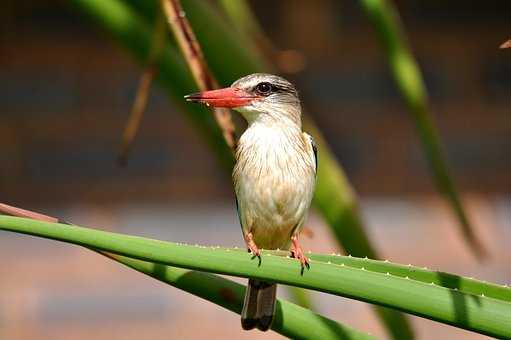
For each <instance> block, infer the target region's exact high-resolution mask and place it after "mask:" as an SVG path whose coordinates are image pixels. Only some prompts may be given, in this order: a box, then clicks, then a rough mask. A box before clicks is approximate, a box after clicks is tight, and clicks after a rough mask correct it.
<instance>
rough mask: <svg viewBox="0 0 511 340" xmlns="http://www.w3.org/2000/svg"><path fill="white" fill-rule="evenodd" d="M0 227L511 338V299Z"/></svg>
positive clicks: (21, 221)
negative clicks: (319, 293) (317, 293)
mask: <svg viewBox="0 0 511 340" xmlns="http://www.w3.org/2000/svg"><path fill="white" fill-rule="evenodd" d="M0 229H3V230H9V231H14V232H18V233H24V234H28V235H34V236H40V237H44V238H49V239H54V240H58V241H65V242H68V243H73V244H77V245H81V246H85V247H89V248H94V249H97V250H101V251H106V252H110V253H114V254H118V255H123V256H127V257H131V258H135V259H139V260H143V261H150V262H154V263H161V264H165V265H170V266H175V267H181V268H187V269H192V270H200V271H208V272H213V273H219V274H226V275H233V276H239V277H253V278H257V279H262V280H268V281H273V282H277V283H283V284H287V285H292V286H297V287H302V288H307V289H313V290H317V291H322V292H325V293H330V294H334V295H339V296H344V297H348V298H353V299H357V300H360V301H365V302H369V303H373V304H378V305H382V306H386V307H391V308H395V309H398V310H402V311H405V312H408V313H412V314H415V315H418V316H422V317H425V318H428V319H432V320H437V321H440V322H443V323H446V324H451V325H455V326H456V327H459V328H464V329H468V330H472V331H475V332H478V333H481V334H486V335H489V336H494V337H499V338H510V337H511V303H509V302H508V301H504V300H501V299H495V298H490V297H487V296H486V294H483V295H473V294H467V293H465V292H463V291H459V290H455V289H450V288H446V287H443V286H438V285H436V284H426V283H424V282H420V281H416V280H413V279H411V278H410V277H408V278H406V277H405V278H403V277H399V276H394V275H390V274H383V273H381V272H376V271H371V270H368V269H365V268H364V269H359V268H354V267H350V266H346V265H345V266H342V265H337V264H333V263H324V262H318V261H313V260H312V261H311V265H312V269H311V270H310V271H306V272H305V273H304V274H303V275H301V274H300V269H299V265H298V263H297V262H296V260H294V259H290V258H284V257H281V256H275V255H272V254H271V253H263V256H262V257H263V258H262V263H263V264H262V265H259V264H258V263H259V262H258V261H253V260H251V259H250V256H249V255H248V254H246V253H241V252H238V251H232V250H230V249H221V248H216V247H199V246H188V245H182V244H175V243H170V242H164V241H158V240H151V239H146V238H142V237H136V236H128V235H122V234H116V233H111V232H105V231H99V230H95V229H88V228H83V227H78V226H67V225H61V224H57V223H48V222H40V221H34V220H29V219H25V218H19V217H7V216H0Z"/></svg>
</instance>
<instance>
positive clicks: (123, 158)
mask: <svg viewBox="0 0 511 340" xmlns="http://www.w3.org/2000/svg"><path fill="white" fill-rule="evenodd" d="M155 73H156V70H155V68H154V67H153V65H151V66H148V67H146V69H145V70H144V72H143V73H142V76H141V78H140V82H139V83H138V89H137V95H136V97H135V101H134V102H133V107H132V108H131V112H130V116H129V117H128V121H127V123H126V126H125V128H124V132H123V134H122V141H121V148H120V151H119V157H118V159H117V161H118V163H119V165H122V166H124V165H126V163H127V161H128V157H129V154H130V152H131V149H132V147H133V141H134V139H135V136H136V135H137V132H138V128H139V126H140V122H141V121H142V117H143V116H144V112H145V108H146V106H147V98H148V97H149V91H150V89H151V83H152V81H153V79H154V76H155Z"/></svg>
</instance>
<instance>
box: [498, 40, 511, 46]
mask: <svg viewBox="0 0 511 340" xmlns="http://www.w3.org/2000/svg"><path fill="white" fill-rule="evenodd" d="M500 48H511V39H509V40H508V41H505V42H503V43H502V45H500Z"/></svg>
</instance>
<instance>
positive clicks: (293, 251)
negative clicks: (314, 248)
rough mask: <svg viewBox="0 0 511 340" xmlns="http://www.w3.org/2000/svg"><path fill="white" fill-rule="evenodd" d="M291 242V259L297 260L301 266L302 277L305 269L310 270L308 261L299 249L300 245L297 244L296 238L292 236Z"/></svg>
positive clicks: (300, 248)
mask: <svg viewBox="0 0 511 340" xmlns="http://www.w3.org/2000/svg"><path fill="white" fill-rule="evenodd" d="M291 241H292V242H293V247H292V248H291V257H293V258H295V259H298V260H299V261H300V265H301V267H302V268H301V271H300V273H301V275H303V271H304V269H305V268H307V270H309V269H310V264H309V259H308V258H307V256H305V254H304V253H303V250H302V247H300V243H299V242H298V237H297V236H295V235H293V236H292V237H291Z"/></svg>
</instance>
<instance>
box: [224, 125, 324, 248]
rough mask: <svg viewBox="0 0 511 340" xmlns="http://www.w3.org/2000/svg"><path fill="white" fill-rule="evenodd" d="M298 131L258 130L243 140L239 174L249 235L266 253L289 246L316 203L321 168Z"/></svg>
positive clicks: (240, 199)
mask: <svg viewBox="0 0 511 340" xmlns="http://www.w3.org/2000/svg"><path fill="white" fill-rule="evenodd" d="M309 143H310V141H309V140H308V139H306V138H304V135H303V133H302V132H301V131H300V130H299V129H297V128H283V127H281V126H274V127H268V126H267V125H263V124H261V125H258V124H253V125H251V127H250V128H248V129H247V130H246V131H245V133H244V134H243V136H242V137H241V139H240V143H239V145H238V152H237V163H236V166H235V168H234V172H233V180H234V184H235V191H236V197H237V200H238V209H239V214H240V220H241V224H242V229H243V232H245V233H247V232H252V234H253V237H254V241H255V243H256V244H257V245H258V246H259V247H261V248H266V249H275V248H281V249H285V248H287V247H288V246H289V242H290V237H291V234H292V233H293V232H295V231H296V232H297V231H298V230H299V228H300V227H301V226H302V224H303V222H304V219H305V216H306V213H307V210H308V208H309V205H310V201H311V199H312V194H313V190H314V182H315V164H314V157H313V155H312V149H311V146H310V145H309Z"/></svg>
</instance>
